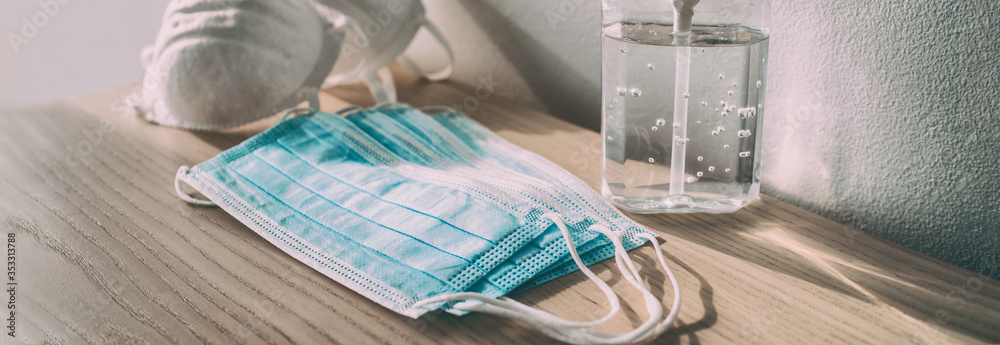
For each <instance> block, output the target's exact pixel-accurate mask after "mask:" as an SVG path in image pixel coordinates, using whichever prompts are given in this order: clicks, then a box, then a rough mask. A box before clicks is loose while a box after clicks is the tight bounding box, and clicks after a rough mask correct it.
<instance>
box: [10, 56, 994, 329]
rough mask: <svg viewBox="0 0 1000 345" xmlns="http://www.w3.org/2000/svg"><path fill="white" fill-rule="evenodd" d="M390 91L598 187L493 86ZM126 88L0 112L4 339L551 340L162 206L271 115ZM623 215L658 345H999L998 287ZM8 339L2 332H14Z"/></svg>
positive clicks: (591, 304)
mask: <svg viewBox="0 0 1000 345" xmlns="http://www.w3.org/2000/svg"><path fill="white" fill-rule="evenodd" d="M397 75H398V80H397V83H398V85H399V88H400V98H401V101H403V102H407V103H410V104H413V105H417V106H420V105H442V104H443V105H454V104H462V102H466V101H468V102H466V103H465V106H464V107H465V109H464V110H465V111H466V113H468V114H469V115H470V116H471V117H473V118H475V119H477V120H479V121H480V122H482V123H483V124H484V125H486V126H487V127H490V128H492V129H493V130H494V131H496V132H497V133H499V134H500V135H501V136H503V137H505V138H507V139H508V140H510V141H512V142H514V143H515V144H518V145H520V146H522V147H524V148H526V149H528V150H531V151H534V152H537V153H539V154H541V155H542V156H545V157H547V158H549V159H550V160H552V161H554V162H555V163H557V164H559V165H561V166H562V167H564V168H565V169H567V170H569V171H570V172H572V173H574V174H576V175H577V176H579V177H580V178H581V179H582V180H584V181H585V182H587V183H588V184H589V185H591V186H593V187H597V186H598V184H599V181H600V165H599V162H600V155H601V152H600V148H601V141H600V138H599V135H598V134H597V133H594V132H592V131H588V130H585V129H582V128H580V127H577V126H574V125H571V124H569V123H567V122H564V121H561V120H558V119H555V118H553V117H551V116H548V115H545V114H541V113H538V112H535V111H531V110H527V109H523V108H520V107H516V106H513V105H510V104H509V103H507V102H504V101H502V100H500V99H498V98H497V97H493V96H492V95H491V94H490V93H489V92H487V91H488V90H487V89H482V88H481V89H480V90H479V93H478V94H477V92H476V90H475V88H470V87H464V86H461V85H458V84H455V83H451V82H445V83H439V84H428V83H426V82H423V81H419V80H417V79H416V78H414V77H412V76H408V75H405V74H403V75H400V73H399V71H397ZM136 87H138V86H131V87H125V88H120V89H116V90H110V91H107V92H103V93H100V94H95V95H90V96H86V97H81V98H78V99H72V100H67V101H63V102H57V103H53V104H48V105H44V106H40V107H35V108H31V109H25V110H18V111H7V112H5V113H3V114H2V115H0V166H2V167H3V168H2V169H3V170H2V171H3V173H2V175H0V176H2V178H0V193H2V194H0V195H2V196H3V197H2V199H0V218H2V219H0V228H2V231H3V232H4V233H5V236H8V242H10V241H9V240H10V239H11V236H13V239H14V244H15V245H14V248H15V252H14V254H13V255H12V256H10V255H9V257H8V261H9V263H10V259H11V258H13V260H14V261H13V263H14V266H13V267H14V271H13V272H14V280H13V281H10V280H8V281H7V282H8V285H7V288H8V289H9V288H11V287H13V288H14V291H15V296H14V298H13V301H14V304H13V306H14V307H15V309H14V311H15V312H16V314H15V317H14V319H15V321H14V330H15V331H14V332H15V336H14V337H10V336H9V334H5V335H3V336H2V337H0V339H2V340H0V343H3V344H8V343H12V344H13V343H32V344H37V343H52V344H108V343H113V344H120V343H129V344H196V343H212V344H232V343H260V344H286V343H302V344H317V343H333V344H366V343H380V344H381V343H390V344H435V343H444V344H551V343H554V341H552V340H551V339H549V338H546V337H545V336H544V335H542V334H541V333H538V332H536V331H533V330H531V329H530V328H528V327H526V326H523V325H522V324H519V323H517V322H513V321H510V320H507V319H503V318H499V317H494V316H490V315H476V314H473V315H468V316H464V317H456V316H452V315H449V314H444V313H433V314H429V315H426V316H424V317H423V318H421V319H418V320H411V319H408V318H406V317H404V316H400V315H397V314H395V313H393V312H392V311H389V310H387V309H384V308H382V307H380V306H379V305H376V304H375V303H372V302H370V301H368V300H367V299H365V298H363V297H361V296H360V295H358V294H356V293H354V292H352V291H351V290H349V289H347V288H345V287H343V286H340V285H338V284H337V283H335V282H334V281H332V280H330V279H328V278H326V277H324V276H322V275H320V274H318V273H316V272H314V271H312V270H311V269H309V268H308V267H306V266H305V265H303V264H301V263H299V262H297V261H296V260H294V259H292V258H291V257H290V256H288V255H285V254H284V253H283V252H281V251H279V250H278V249H277V248H275V247H274V246H272V245H270V244H269V243H268V242H266V241H264V240H262V239H261V238H260V237H258V236H257V235H256V234H255V233H254V232H252V231H251V230H249V229H248V228H246V227H245V226H243V225H242V224H240V223H239V222H238V221H236V220H235V219H233V218H232V217H230V216H229V215H227V214H226V213H225V212H223V211H222V210H219V209H214V208H198V207H191V206H188V205H187V204H185V203H184V202H183V201H181V200H180V199H178V198H177V197H176V195H175V194H174V190H173V185H172V183H173V177H174V173H175V171H176V169H177V167H178V166H180V165H194V164H197V163H200V162H202V161H205V160H207V159H209V158H211V157H212V156H214V155H216V154H217V153H219V152H221V151H223V150H225V149H227V148H229V147H231V146H234V145H236V144H238V143H240V142H241V141H243V140H244V139H246V138H249V137H250V136H252V135H254V134H255V133H258V132H260V131H261V130H263V129H265V128H267V126H269V125H271V124H273V123H274V122H275V121H276V119H275V118H270V119H268V120H265V121H263V122H260V123H257V124H255V125H251V126H246V127H243V128H239V129H236V130H229V131H224V132H219V133H191V132H186V131H181V130H174V129H169V128H163V127H157V126H153V125H150V124H147V123H144V122H143V121H141V120H139V119H137V118H135V117H133V116H131V115H129V114H128V113H127V112H125V111H124V105H123V103H122V99H123V97H124V95H125V94H126V93H127V92H129V91H131V90H132V89H134V88H136ZM477 95H478V96H479V98H484V99H482V100H480V99H478V98H477ZM322 100H323V103H324V104H323V108H324V109H325V110H337V109H339V108H340V107H342V106H345V105H347V104H349V103H359V104H365V103H370V99H369V98H368V96H367V95H366V91H365V89H363V88H361V87H342V88H336V89H331V90H326V91H324V95H323V99H322ZM344 100H346V101H344ZM765 168H766V167H765ZM633 217H634V219H636V220H637V221H638V222H640V223H642V224H644V225H645V226H647V227H648V228H650V229H652V230H653V231H655V232H656V233H658V234H660V235H661V236H662V240H661V243H662V244H663V245H664V250H665V252H666V253H667V259H668V264H670V265H671V266H672V268H673V269H674V271H675V272H676V273H677V275H678V279H679V280H680V284H681V290H682V292H683V295H684V305H683V308H682V309H681V313H680V317H679V321H678V322H677V328H676V329H673V330H671V331H669V332H668V333H667V334H665V335H664V336H662V337H660V338H659V339H657V340H656V343H696V344H697V343H700V344H719V343H734V342H736V343H760V344H772V343H792V344H803V343H851V344H855V343H871V344H897V343H912V344H925V343H926V344H942V343H970V342H973V343H974V342H998V341H1000V283H998V282H997V281H995V280H991V279H989V278H986V277H983V276H980V275H978V274H976V273H974V272H971V271H968V270H965V269H961V268H957V267H954V266H951V265H948V264H945V263H943V262H941V261H938V260H936V259H933V258H930V257H927V256H925V255H922V254H919V253H916V252H913V251H911V250H908V249H905V248H902V247H900V246H897V245H895V244H891V243H888V242H886V241H884V240H881V239H878V238H875V237H872V236H870V235H868V234H865V233H862V232H859V231H857V230H854V229H851V228H848V227H846V226H843V225H841V224H838V223H836V222H833V221H830V220H828V219H825V218H822V217H820V216H817V215H815V214H812V213H810V212H807V211H804V210H802V209H799V208H796V207H793V206H791V205H788V204H785V203H783V202H780V201H778V200H775V199H773V198H770V197H767V196H762V197H761V198H760V199H759V200H757V201H754V202H753V203H751V204H750V205H749V206H747V207H746V208H744V209H742V210H740V211H738V212H735V213H732V214H724V215H718V214H690V215H633ZM10 247H11V246H8V248H10ZM632 253H633V257H634V258H635V259H636V260H637V263H638V264H639V265H640V266H642V267H643V269H642V272H643V273H644V274H647V275H648V280H647V281H648V283H649V284H651V285H652V290H653V292H654V293H655V294H657V295H658V296H662V298H663V301H664V305H667V306H669V302H670V299H671V298H672V295H671V293H672V291H671V290H672V289H671V287H670V283H669V281H665V279H664V276H663V275H662V273H660V272H659V271H658V270H656V269H654V266H653V265H654V260H655V256H653V252H652V248H651V247H650V246H649V245H646V246H644V247H642V248H640V249H637V250H635V251H633V252H632ZM9 254H10V252H9ZM993 264H994V266H993V267H994V269H996V265H995V264H996V261H994V262H993ZM8 267H9V268H10V265H8ZM9 272H10V271H9ZM595 272H597V273H598V275H599V276H600V277H602V278H603V279H605V280H608V281H610V282H612V283H613V286H614V287H615V289H616V290H617V291H618V292H619V293H620V294H622V296H623V298H624V300H625V301H639V299H638V298H639V296H638V295H637V294H635V293H634V292H633V291H632V290H631V288H630V287H629V286H628V284H627V282H626V281H625V280H623V279H620V278H621V274H620V273H619V272H618V271H617V268H615V267H614V265H613V263H609V262H607V261H606V262H603V263H601V264H598V265H595ZM10 283H16V285H13V284H10ZM8 291H9V290H8ZM8 294H9V292H8ZM513 297H514V298H515V299H517V300H519V301H522V302H525V303H527V304H529V305H533V306H537V307H540V308H543V309H546V310H549V311H551V312H552V313H555V314H557V315H561V316H564V317H566V318H570V319H576V320H583V319H591V318H596V317H599V316H600V315H603V313H604V312H605V308H606V306H607V302H606V301H604V298H603V295H602V294H601V292H600V290H598V289H597V287H595V286H594V285H593V284H592V283H590V282H589V281H588V280H587V279H586V278H585V277H584V276H583V275H582V274H580V273H576V274H573V275H569V276H566V277H563V278H561V279H558V280H556V281H553V282H550V283H547V284H545V285H543V286H540V287H537V288H534V289H531V290H528V291H526V292H523V293H520V294H516V295H513ZM7 299H8V298H7V297H6V296H5V297H4V300H7ZM9 306H11V305H8V307H9ZM633 307H634V308H633ZM0 316H2V317H4V318H8V317H9V315H8V314H7V312H4V313H3V314H0ZM644 317H645V310H644V308H643V307H642V306H641V303H635V304H632V305H631V307H629V306H626V307H625V308H624V310H623V313H622V314H621V315H619V317H618V318H617V319H615V320H614V321H613V322H612V323H610V324H608V325H605V326H602V327H601V328H600V329H601V330H605V331H614V330H618V331H622V330H626V329H631V327H634V326H636V325H638V324H639V323H641V322H642V320H643V319H644ZM4 326H5V329H4V333H7V332H9V329H8V327H9V326H10V321H6V322H5V323H4Z"/></svg>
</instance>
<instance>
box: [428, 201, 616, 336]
mask: <svg viewBox="0 0 1000 345" xmlns="http://www.w3.org/2000/svg"><path fill="white" fill-rule="evenodd" d="M542 218H545V219H549V220H551V221H552V222H553V223H555V224H556V226H557V227H559V230H560V231H561V232H562V235H563V238H564V239H565V241H566V245H567V247H568V249H569V252H570V255H571V256H572V257H573V261H574V262H575V263H576V264H577V266H578V267H579V268H580V271H581V272H583V273H584V274H585V275H587V277H588V278H590V280H591V281H593V282H594V283H595V284H597V286H598V287H599V288H600V289H601V291H604V295H605V296H606V297H607V298H608V302H609V304H611V310H610V311H609V312H608V314H607V315H605V316H604V317H602V318H600V319H597V320H594V321H586V322H577V321H567V320H564V319H562V318H559V317H557V316H555V315H552V314H549V313H547V312H545V311H541V310H538V309H536V308H531V307H528V306H526V305H524V304H521V303H519V302H517V301H514V300H512V299H510V298H507V297H500V298H499V299H496V298H493V297H489V296H486V295H483V294H479V293H474V292H463V293H455V294H446V295H440V296H435V297H432V298H428V299H426V300H423V301H420V302H417V303H416V304H414V307H421V306H424V305H427V304H432V303H439V302H449V301H462V300H475V301H479V302H483V303H485V305H490V306H494V307H498V308H489V307H485V306H483V305H469V306H468V307H465V308H463V309H466V310H469V311H481V312H486V313H491V314H500V313H498V311H499V310H505V312H504V313H503V315H501V316H506V317H512V318H515V319H518V320H521V321H524V322H526V323H528V324H531V325H532V326H535V327H536V328H539V329H541V328H547V327H543V326H542V325H544V326H548V327H562V328H587V327H594V326H597V325H600V324H603V323H605V322H607V321H608V320H611V318H613V317H615V315H618V312H619V311H620V310H621V304H620V302H619V300H618V295H616V294H615V292H614V290H613V289H611V286H609V285H608V284H607V283H605V282H604V280H601V278H600V277H598V276H597V275H596V274H594V272H593V271H591V270H590V268H589V267H587V265H585V264H584V263H583V260H582V259H581V258H580V254H579V253H578V252H577V250H576V244H575V243H574V242H573V239H572V237H571V236H570V232H569V229H567V228H566V224H564V223H563V222H562V220H561V219H559V216H557V215H555V214H546V215H544V216H542ZM546 333H547V332H546ZM550 335H551V334H550Z"/></svg>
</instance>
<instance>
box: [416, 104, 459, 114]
mask: <svg viewBox="0 0 1000 345" xmlns="http://www.w3.org/2000/svg"><path fill="white" fill-rule="evenodd" d="M419 110H420V112H422V113H424V114H430V113H456V114H458V113H459V112H458V110H455V108H452V107H449V106H447V105H431V106H426V107H423V108H420V109H419Z"/></svg>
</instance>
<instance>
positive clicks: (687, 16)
mask: <svg viewBox="0 0 1000 345" xmlns="http://www.w3.org/2000/svg"><path fill="white" fill-rule="evenodd" d="M699 1H701V0H674V33H679V32H691V18H692V17H694V5H697V4H698V2H699Z"/></svg>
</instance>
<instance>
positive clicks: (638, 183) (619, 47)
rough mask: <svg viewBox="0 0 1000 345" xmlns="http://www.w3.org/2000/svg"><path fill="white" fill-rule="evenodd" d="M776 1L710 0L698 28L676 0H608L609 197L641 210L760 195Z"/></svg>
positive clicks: (689, 207)
mask: <svg viewBox="0 0 1000 345" xmlns="http://www.w3.org/2000/svg"><path fill="white" fill-rule="evenodd" d="M676 2H683V1H675V3H676ZM690 2H693V3H696V4H697V3H698V1H690ZM769 10H770V3H769V1H767V0H763V1H762V0H755V1H749V0H746V1H744V0H735V1H705V2H703V3H700V4H697V5H695V6H694V15H693V17H688V19H691V20H692V21H693V25H691V26H690V29H689V30H690V31H689V32H690V34H689V35H690V36H688V35H686V34H685V33H684V32H680V33H678V32H675V31H676V30H675V27H674V22H675V21H677V20H676V19H675V15H674V7H673V5H672V4H671V2H669V1H639V0H633V1H629V0H603V21H604V25H603V36H604V37H603V42H602V50H603V57H602V97H603V112H602V113H603V114H602V115H603V117H604V118H603V121H602V123H603V126H602V135H603V137H604V145H603V147H604V150H603V151H604V160H603V162H602V192H603V194H604V196H605V197H606V198H608V199H609V200H610V201H611V202H612V203H614V204H616V205H618V206H619V207H621V208H622V209H624V210H626V211H630V212H636V213H660V212H733V211H736V210H738V209H740V208H741V207H743V206H744V205H746V204H747V203H749V202H750V201H753V200H754V199H756V198H757V195H758V192H759V190H760V167H761V152H762V150H761V135H762V126H761V124H762V119H763V115H764V110H765V106H764V91H765V87H766V84H767V79H766V74H767V57H768V54H767V53H768V34H767V26H766V23H767V19H768V12H769ZM680 27H687V26H686V25H684V24H682V25H681V26H680Z"/></svg>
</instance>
